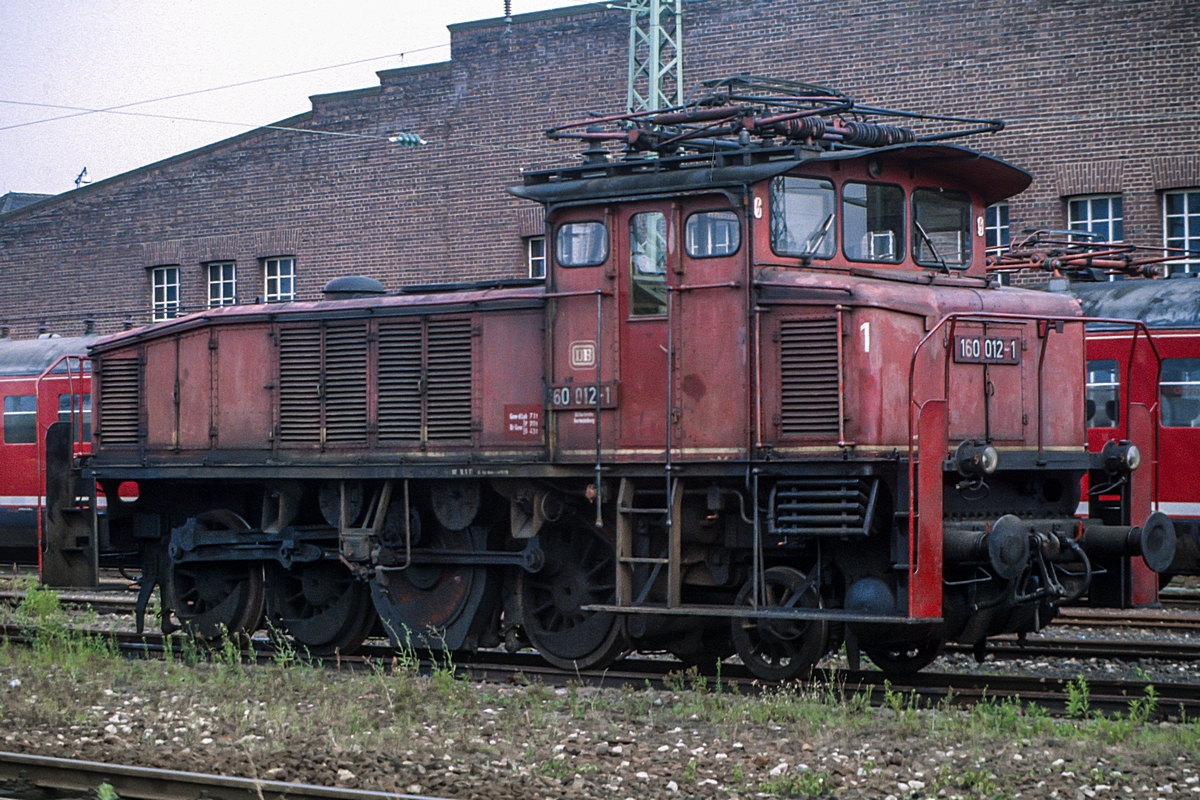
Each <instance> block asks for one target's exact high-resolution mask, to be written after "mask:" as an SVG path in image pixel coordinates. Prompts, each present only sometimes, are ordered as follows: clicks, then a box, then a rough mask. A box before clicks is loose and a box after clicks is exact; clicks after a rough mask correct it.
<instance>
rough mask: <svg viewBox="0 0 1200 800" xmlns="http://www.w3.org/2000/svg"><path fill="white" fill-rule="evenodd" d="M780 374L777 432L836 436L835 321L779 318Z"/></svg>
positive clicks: (836, 376)
mask: <svg viewBox="0 0 1200 800" xmlns="http://www.w3.org/2000/svg"><path fill="white" fill-rule="evenodd" d="M779 375H780V388H779V394H780V398H779V401H780V413H779V432H780V434H781V435H783V436H812V435H825V436H829V435H832V436H837V435H838V432H839V430H840V428H839V424H838V423H839V421H840V420H838V414H839V411H838V341H837V320H836V319H832V318H827V319H787V320H781V321H780V323H779Z"/></svg>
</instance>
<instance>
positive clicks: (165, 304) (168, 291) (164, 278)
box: [150, 267, 179, 322]
mask: <svg viewBox="0 0 1200 800" xmlns="http://www.w3.org/2000/svg"><path fill="white" fill-rule="evenodd" d="M150 291H151V297H150V303H151V309H150V310H151V321H153V322H162V321H163V320H168V319H174V318H175V317H177V316H179V267H155V268H154V269H152V270H150Z"/></svg>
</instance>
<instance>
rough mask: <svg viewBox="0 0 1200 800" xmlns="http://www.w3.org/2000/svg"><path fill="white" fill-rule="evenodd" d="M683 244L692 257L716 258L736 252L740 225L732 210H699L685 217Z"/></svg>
mask: <svg viewBox="0 0 1200 800" xmlns="http://www.w3.org/2000/svg"><path fill="white" fill-rule="evenodd" d="M683 235H684V246H685V247H686V248H687V254H688V255H689V256H691V257H692V258H718V257H720V256H731V255H733V254H734V253H736V252H737V249H738V247H739V246H740V245H741V242H742V227H741V225H740V224H739V222H738V215H737V214H735V213H733V212H732V211H700V212H697V213H695V214H692V215H691V216H690V217H688V218H687V224H686V225H684V228H683Z"/></svg>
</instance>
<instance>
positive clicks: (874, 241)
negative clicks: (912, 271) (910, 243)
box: [842, 183, 904, 264]
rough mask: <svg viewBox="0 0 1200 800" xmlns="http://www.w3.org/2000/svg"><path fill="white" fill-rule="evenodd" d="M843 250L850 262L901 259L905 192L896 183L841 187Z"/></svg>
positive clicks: (892, 261)
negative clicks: (892, 184)
mask: <svg viewBox="0 0 1200 800" xmlns="http://www.w3.org/2000/svg"><path fill="white" fill-rule="evenodd" d="M842 249H843V250H844V251H845V253H846V258H848V259H850V260H851V261H882V262H889V263H893V264H894V263H896V262H898V261H900V260H901V259H902V258H904V192H902V191H901V190H900V187H899V186H887V185H881V184H877V183H870V184H868V183H847V184H845V185H844V186H842Z"/></svg>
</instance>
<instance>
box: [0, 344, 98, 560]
mask: <svg viewBox="0 0 1200 800" xmlns="http://www.w3.org/2000/svg"><path fill="white" fill-rule="evenodd" d="M95 341H96V339H95V337H80V338H60V337H53V338H51V337H45V338H38V339H26V340H15V341H14V340H11V339H3V340H0V397H3V403H4V412H3V421H2V435H0V554H2V556H3V557H4V558H5V559H6V560H10V559H11V560H13V561H22V562H25V563H31V562H33V561H35V560H36V553H37V543H38V522H37V518H38V511H39V509H40V508H41V506H42V502H43V494H44V487H45V482H44V477H43V472H44V467H45V461H46V458H45V440H44V438H43V437H44V434H45V431H46V429H47V427H49V425H50V424H51V423H52V422H55V421H60V420H61V421H63V422H65V423H67V425H68V431H70V430H73V431H74V433H75V436H74V440H75V442H76V443H77V447H76V449H77V450H78V451H79V452H80V453H84V452H87V451H88V450H89V449H90V446H91V435H92V434H91V425H90V419H89V418H90V414H91V397H90V394H89V393H90V391H91V388H90V384H91V375H90V372H89V370H88V366H87V361H86V355H87V348H88V346H89V345H91V344H93V343H94V342H95Z"/></svg>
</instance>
